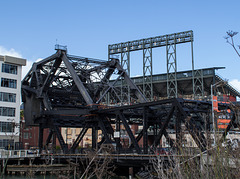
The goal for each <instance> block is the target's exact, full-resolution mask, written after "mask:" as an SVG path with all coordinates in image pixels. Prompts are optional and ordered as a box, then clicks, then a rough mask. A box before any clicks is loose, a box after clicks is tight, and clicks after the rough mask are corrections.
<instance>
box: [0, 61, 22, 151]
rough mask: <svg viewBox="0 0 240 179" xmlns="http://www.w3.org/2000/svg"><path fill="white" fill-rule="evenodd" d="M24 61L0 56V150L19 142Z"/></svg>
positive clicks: (12, 146)
mask: <svg viewBox="0 0 240 179" xmlns="http://www.w3.org/2000/svg"><path fill="white" fill-rule="evenodd" d="M25 65H26V60H25V59H21V58H16V57H10V56H0V78H1V85H0V148H14V146H15V144H18V142H19V123H20V104H21V76H22V66H25Z"/></svg>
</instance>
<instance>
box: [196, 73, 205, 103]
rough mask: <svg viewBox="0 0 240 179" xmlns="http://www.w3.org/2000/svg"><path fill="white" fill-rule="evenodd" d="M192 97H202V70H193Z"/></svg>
mask: <svg viewBox="0 0 240 179" xmlns="http://www.w3.org/2000/svg"><path fill="white" fill-rule="evenodd" d="M193 80H194V90H193V95H194V99H202V98H203V97H204V85H203V70H202V69H201V70H195V72H194V77H193Z"/></svg>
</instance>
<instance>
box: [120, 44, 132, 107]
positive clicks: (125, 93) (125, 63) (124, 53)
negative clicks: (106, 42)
mask: <svg viewBox="0 0 240 179" xmlns="http://www.w3.org/2000/svg"><path fill="white" fill-rule="evenodd" d="M120 64H121V66H122V67H123V69H124V70H125V72H126V73H127V74H128V76H129V77H130V53H129V45H128V46H127V47H122V45H121V61H120ZM124 102H127V103H129V104H130V102H131V99H130V87H129V85H128V84H126V83H125V82H124V80H121V103H124Z"/></svg>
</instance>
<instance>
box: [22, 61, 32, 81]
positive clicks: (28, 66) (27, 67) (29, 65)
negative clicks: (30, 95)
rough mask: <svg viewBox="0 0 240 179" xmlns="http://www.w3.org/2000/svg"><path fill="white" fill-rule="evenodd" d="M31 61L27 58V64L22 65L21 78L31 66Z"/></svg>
mask: <svg viewBox="0 0 240 179" xmlns="http://www.w3.org/2000/svg"><path fill="white" fill-rule="evenodd" d="M32 64H33V62H32V61H29V60H27V65H26V66H23V67H22V79H23V78H24V77H25V76H26V74H27V73H28V71H29V70H30V69H31V68H32Z"/></svg>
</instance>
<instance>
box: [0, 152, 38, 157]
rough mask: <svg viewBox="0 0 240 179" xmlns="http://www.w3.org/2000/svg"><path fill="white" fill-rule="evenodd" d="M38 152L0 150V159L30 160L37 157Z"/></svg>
mask: <svg viewBox="0 0 240 179" xmlns="http://www.w3.org/2000/svg"><path fill="white" fill-rule="evenodd" d="M39 156H40V154H39V150H0V158H1V159H7V158H30V157H39Z"/></svg>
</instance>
